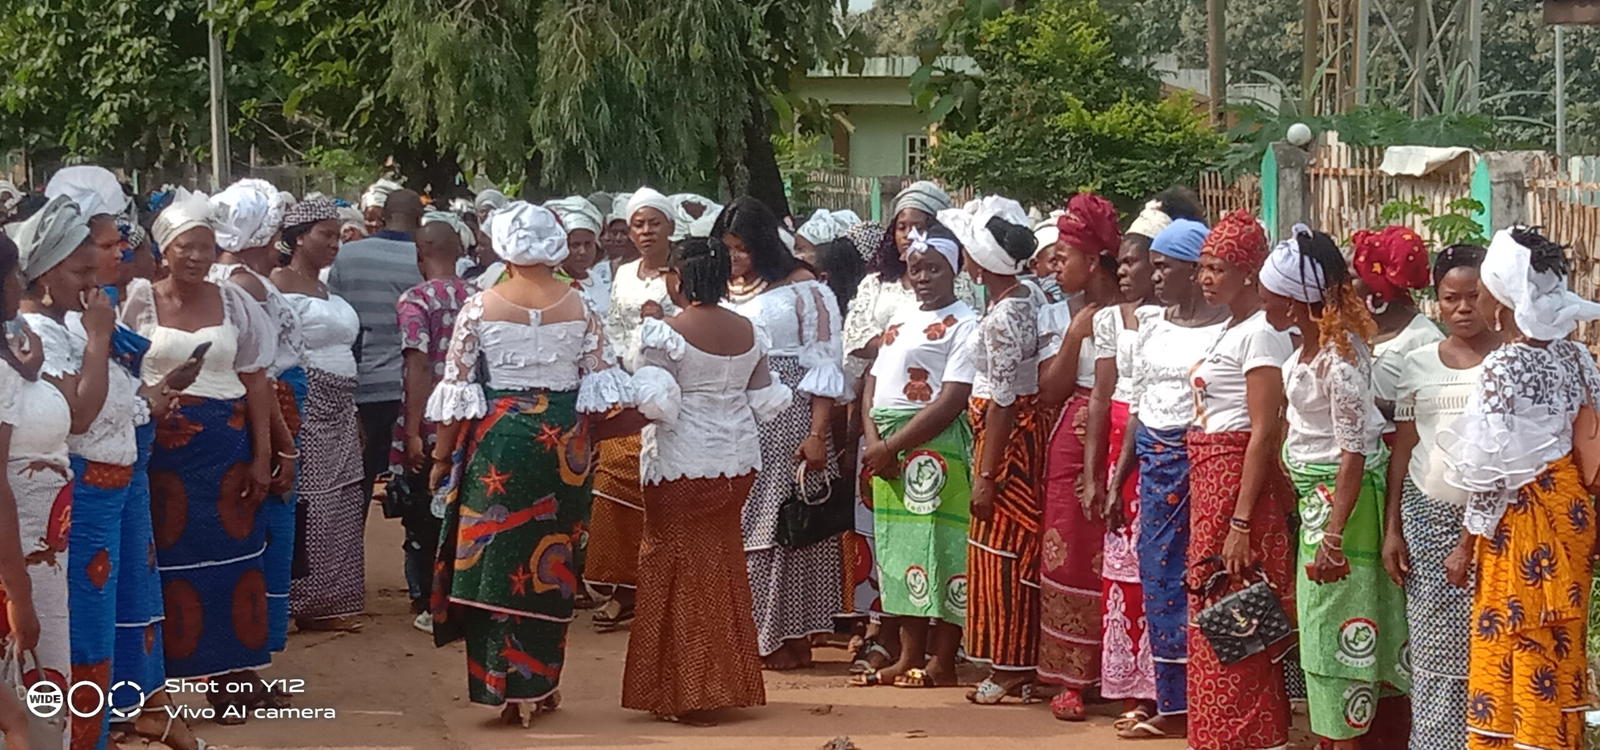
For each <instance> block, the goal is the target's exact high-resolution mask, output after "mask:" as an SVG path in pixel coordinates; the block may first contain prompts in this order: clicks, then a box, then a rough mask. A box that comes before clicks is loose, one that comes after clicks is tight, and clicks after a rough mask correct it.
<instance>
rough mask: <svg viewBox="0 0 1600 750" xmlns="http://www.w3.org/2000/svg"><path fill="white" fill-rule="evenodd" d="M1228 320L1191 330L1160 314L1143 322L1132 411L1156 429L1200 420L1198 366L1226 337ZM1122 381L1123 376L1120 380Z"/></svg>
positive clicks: (1178, 426) (1134, 379) (1134, 380)
mask: <svg viewBox="0 0 1600 750" xmlns="http://www.w3.org/2000/svg"><path fill="white" fill-rule="evenodd" d="M1223 325H1224V324H1223V323H1217V324H1215V325H1209V326H1200V327H1197V328H1186V327H1184V326H1180V325H1177V324H1175V323H1173V322H1172V321H1170V320H1167V316H1166V315H1165V314H1159V315H1155V316H1153V317H1151V318H1149V319H1147V320H1145V321H1143V322H1141V323H1140V324H1139V334H1138V339H1137V341H1136V342H1135V345H1134V351H1135V353H1134V368H1133V385H1132V388H1133V392H1134V393H1136V394H1138V397H1137V398H1136V399H1135V400H1134V401H1131V402H1129V405H1130V411H1131V412H1133V413H1134V414H1138V415H1139V424H1141V425H1143V426H1145V427H1148V428H1150V429H1152V430H1175V429H1178V428H1180V427H1188V426H1189V425H1190V424H1192V423H1193V422H1194V386H1193V385H1192V384H1191V382H1190V381H1191V379H1192V378H1193V376H1194V370H1195V368H1196V367H1197V366H1199V364H1200V360H1201V359H1204V358H1205V356H1206V352H1208V351H1210V350H1211V346H1212V344H1214V343H1216V341H1217V337H1219V336H1221V335H1222V329H1223ZM1119 382H1120V379H1119Z"/></svg>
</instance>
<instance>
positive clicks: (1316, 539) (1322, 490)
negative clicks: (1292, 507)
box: [1300, 484, 1333, 547]
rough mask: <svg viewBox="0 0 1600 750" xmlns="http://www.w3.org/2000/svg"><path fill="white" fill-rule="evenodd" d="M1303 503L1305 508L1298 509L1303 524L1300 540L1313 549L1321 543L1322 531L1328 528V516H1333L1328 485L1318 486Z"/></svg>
mask: <svg viewBox="0 0 1600 750" xmlns="http://www.w3.org/2000/svg"><path fill="white" fill-rule="evenodd" d="M1304 502H1305V507H1303V508H1301V509H1300V520H1301V522H1302V524H1304V525H1303V526H1302V527H1301V529H1300V538H1301V539H1302V540H1304V541H1305V543H1306V545H1308V546H1313V547H1314V546H1316V545H1318V544H1321V543H1322V530H1323V529H1325V528H1327V527H1328V516H1330V515H1332V514H1333V493H1332V492H1329V491H1328V485H1325V484H1319V485H1317V488H1316V489H1315V490H1312V491H1311V496H1310V497H1307V498H1306V499H1305V501H1304Z"/></svg>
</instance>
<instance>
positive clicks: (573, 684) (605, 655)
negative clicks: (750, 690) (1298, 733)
mask: <svg viewBox="0 0 1600 750" xmlns="http://www.w3.org/2000/svg"><path fill="white" fill-rule="evenodd" d="M400 538H401V537H400V528H399V525H398V523H396V522H393V521H384V520H383V519H381V518H380V517H379V516H378V514H377V513H376V512H374V513H373V514H372V517H371V519H370V521H369V524H368V533H367V560H368V571H367V586H368V595H367V607H368V610H369V612H370V613H371V617H370V619H369V621H368V622H367V625H366V628H365V629H364V630H363V631H362V632H360V633H355V634H337V635H333V634H303V635H302V634H291V635H290V636H289V648H288V650H287V651H286V652H285V653H283V654H280V655H279V656H278V658H277V660H276V661H275V663H274V665H273V667H272V668H271V669H270V670H268V671H266V672H265V673H263V674H264V676H266V677H268V678H282V679H300V680H304V681H305V682H304V692H302V693H300V694H299V695H296V696H295V698H294V705H295V707H296V708H297V709H309V708H325V709H332V710H333V712H334V713H335V717H334V718H325V717H324V718H278V719H266V718H253V719H251V720H250V721H249V723H247V724H245V725H243V726H237V727H222V726H218V725H216V724H213V723H211V722H208V721H204V720H196V721H193V722H191V724H192V726H194V728H195V729H196V730H197V732H198V733H199V735H200V736H201V737H203V738H205V739H207V740H208V741H210V742H211V743H212V744H213V745H214V746H217V747H221V748H350V749H353V748H384V749H385V750H389V749H398V748H429V749H433V748H462V749H466V748H471V749H472V750H491V749H495V748H525V747H539V748H585V749H590V748H641V747H647V746H648V747H661V748H673V747H682V748H695V749H696V750H713V749H716V748H760V749H761V750H787V749H788V748H796V749H801V750H816V749H817V748H820V747H821V746H822V745H823V743H825V742H828V741H829V740H831V739H833V738H835V737H839V736H847V737H849V738H850V740H851V741H852V742H853V743H854V744H855V746H856V747H858V748H861V750H896V749H899V748H908V749H914V750H1004V749H1006V748H1024V747H1026V748H1038V747H1048V746H1054V747H1095V746H1098V747H1100V748H1110V747H1112V746H1113V745H1116V744H1117V743H1118V741H1117V740H1116V738H1115V734H1114V732H1113V731H1112V729H1111V726H1110V725H1111V718H1110V717H1109V714H1111V713H1113V709H1112V707H1110V706H1104V707H1099V708H1098V709H1097V710H1098V712H1099V713H1100V714H1101V715H1096V716H1093V717H1091V720H1090V721H1089V722H1086V723H1083V724H1068V723H1064V722H1059V721H1055V720H1054V719H1052V718H1051V717H1050V712H1049V708H1048V707H1047V706H1043V705H1034V706H1018V705H1015V704H1011V705H1006V706H999V707H975V706H971V705H968V704H967V703H966V701H965V700H963V698H962V694H963V691H961V690H903V689H895V688H891V687H882V688H849V687H845V686H844V684H845V682H846V674H845V666H846V661H845V654H844V652H843V651H839V650H832V649H819V650H818V651H817V657H818V659H819V663H818V665H817V667H816V668H815V669H813V670H811V671H808V672H803V673H789V674H775V673H767V705H766V706H765V707H761V708H755V709H748V710H741V711H729V712H724V716H723V717H722V720H721V723H720V725H719V726H716V727H711V728H692V727H685V726H679V725H671V724H663V723H660V722H657V721H653V720H651V719H650V718H649V717H648V716H645V715H642V714H639V713H637V712H632V711H624V710H623V709H622V708H621V707H620V705H619V703H618V701H619V695H620V692H621V683H622V667H623V659H624V655H625V652H626V650H627V639H628V635H627V633H626V632H621V633H611V634H606V635H598V634H595V633H594V632H593V631H592V630H591V629H590V628H589V626H588V622H587V618H584V619H583V620H580V622H579V623H576V624H574V626H573V628H572V631H571V635H570V645H569V648H568V650H567V664H566V668H565V671H564V672H563V674H562V698H563V702H562V705H561V709H560V710H558V711H556V712H555V713H553V714H550V715H548V716H545V717H541V718H540V719H538V720H536V722H535V723H534V725H533V727H532V728H531V729H528V730H523V729H522V728H520V727H518V728H510V727H505V726H501V725H498V724H496V723H494V722H493V721H492V719H493V718H494V715H495V712H494V711H492V710H490V709H487V708H484V707H481V706H473V705H471V704H469V703H468V702H467V701H466V698H465V692H466V676H465V657H464V656H463V655H462V650H461V647H460V645H459V644H454V645H453V646H451V647H447V648H442V649H436V648H434V647H433V645H432V643H431V641H430V640H429V639H428V637H427V636H425V635H423V634H422V633H419V632H417V631H415V630H413V629H412V628H411V625H410V620H411V618H410V616H409V615H407V614H406V602H405V593H404V582H403V578H402V577H401V574H400V550H399V547H400ZM182 701H183V702H184V703H185V704H188V705H190V706H194V707H197V708H198V707H200V706H203V705H204V700H203V699H202V697H201V696H198V695H188V696H184V697H183V698H182ZM1125 747H1130V748H1132V747H1137V748H1148V749H1149V750H1180V749H1181V748H1183V747H1184V743H1183V742H1182V741H1181V740H1172V741H1166V740H1163V741H1153V742H1140V743H1128V744H1127V745H1125Z"/></svg>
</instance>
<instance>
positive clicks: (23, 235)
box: [9, 195, 89, 282]
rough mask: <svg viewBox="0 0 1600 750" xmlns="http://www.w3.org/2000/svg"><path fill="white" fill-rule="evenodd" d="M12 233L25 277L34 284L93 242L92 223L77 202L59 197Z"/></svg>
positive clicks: (62, 196)
mask: <svg viewBox="0 0 1600 750" xmlns="http://www.w3.org/2000/svg"><path fill="white" fill-rule="evenodd" d="M9 234H10V235H11V239H12V241H14V242H16V243H17V253H18V254H17V260H18V264H19V265H20V266H21V267H22V276H23V278H25V279H27V280H28V281H30V282H31V281H34V280H36V279H38V278H39V277H40V276H43V275H45V273H46V272H48V271H49V270H50V269H52V268H55V267H56V266H58V265H61V261H64V260H66V259H67V258H68V257H69V256H71V255H72V253H73V251H75V250H77V249H78V246H79V245H82V244H83V243H84V241H85V240H87V239H89V222H88V220H87V219H85V218H84V216H83V212H82V211H80V210H79V208H78V204H77V203H74V202H73V200H72V199H71V198H69V197H67V196H66V195H57V196H56V197H54V198H51V199H50V202H49V203H46V204H45V205H44V208H41V209H39V211H38V212H37V213H35V214H34V215H32V216H30V217H28V220H27V221H24V222H22V223H20V224H13V225H11V230H10V232H9Z"/></svg>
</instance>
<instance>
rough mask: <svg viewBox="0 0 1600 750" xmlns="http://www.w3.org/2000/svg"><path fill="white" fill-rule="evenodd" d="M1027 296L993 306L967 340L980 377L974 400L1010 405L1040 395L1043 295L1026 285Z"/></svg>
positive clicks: (1005, 299) (999, 302)
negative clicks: (1021, 399) (1040, 321)
mask: <svg viewBox="0 0 1600 750" xmlns="http://www.w3.org/2000/svg"><path fill="white" fill-rule="evenodd" d="M1024 288H1026V289H1027V290H1028V292H1029V294H1028V296H1027V297H1006V298H1004V299H1001V300H999V301H998V302H995V303H994V306H992V307H990V308H989V312H988V313H987V314H985V315H984V316H983V320H982V321H981V322H979V324H978V331H977V333H976V335H974V336H972V337H971V338H970V339H968V340H967V345H968V346H969V347H971V349H972V352H971V354H972V362H973V366H974V367H975V368H976V372H977V375H976V376H975V377H974V378H973V379H972V397H973V398H982V399H988V400H991V401H993V402H994V403H995V404H997V405H999V406H1010V405H1012V404H1014V403H1016V402H1017V399H1018V398H1020V397H1023V396H1032V395H1034V394H1036V393H1038V392H1039V359H1040V349H1039V347H1040V336H1039V306H1040V304H1041V303H1042V302H1043V301H1044V293H1043V292H1040V291H1039V288H1038V287H1035V286H1033V285H1032V284H1026V285H1024Z"/></svg>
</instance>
